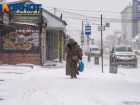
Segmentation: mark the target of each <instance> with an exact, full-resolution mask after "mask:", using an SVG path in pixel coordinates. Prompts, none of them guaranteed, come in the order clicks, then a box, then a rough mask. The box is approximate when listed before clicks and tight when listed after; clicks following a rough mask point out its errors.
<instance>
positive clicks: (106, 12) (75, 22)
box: [7, 0, 132, 42]
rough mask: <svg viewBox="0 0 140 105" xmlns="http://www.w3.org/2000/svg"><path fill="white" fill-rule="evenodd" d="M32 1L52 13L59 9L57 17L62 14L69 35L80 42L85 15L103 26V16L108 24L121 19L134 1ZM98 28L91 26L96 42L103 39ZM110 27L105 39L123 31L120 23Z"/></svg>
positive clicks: (112, 24)
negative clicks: (123, 11)
mask: <svg viewBox="0 0 140 105" xmlns="http://www.w3.org/2000/svg"><path fill="white" fill-rule="evenodd" d="M7 1H10V2H11V1H15V0H7ZM32 1H33V2H35V3H37V4H42V6H43V7H44V8H46V9H47V10H49V11H50V12H52V13H54V9H53V8H58V9H57V12H56V15H57V16H60V14H61V13H62V14H63V20H65V21H66V22H67V24H68V25H67V34H69V35H70V36H71V37H73V38H75V39H76V40H78V42H79V40H80V39H79V38H80V34H81V29H82V20H81V19H83V18H85V19H86V17H85V15H86V16H90V17H91V16H92V17H94V18H96V19H93V18H90V20H91V21H90V23H96V24H101V21H100V17H101V14H102V15H103V18H107V19H108V22H110V21H109V20H110V19H112V18H113V19H114V18H115V19H121V14H120V12H121V11H122V10H123V9H124V8H125V7H126V6H127V5H129V3H131V5H132V0H32ZM60 8H62V9H60ZM71 9H74V10H71ZM60 10H61V11H60ZM78 10H88V11H78ZM62 11H63V12H62ZM64 11H65V12H64ZM68 12H69V13H68ZM72 13H76V14H81V15H83V16H79V15H75V14H72ZM70 17H71V18H70ZM73 18H78V19H73ZM103 21H104V20H103ZM103 24H105V23H103ZM97 26H98V25H91V27H92V30H91V31H92V35H91V36H90V37H91V38H94V39H95V40H99V39H100V38H101V37H100V36H101V32H99V31H98V29H97ZM110 26H111V27H110V28H106V31H104V32H103V38H105V37H106V36H107V35H114V31H115V30H120V31H121V23H120V22H114V23H112V22H111V23H110Z"/></svg>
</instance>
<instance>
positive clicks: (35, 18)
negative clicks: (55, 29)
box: [13, 16, 41, 23]
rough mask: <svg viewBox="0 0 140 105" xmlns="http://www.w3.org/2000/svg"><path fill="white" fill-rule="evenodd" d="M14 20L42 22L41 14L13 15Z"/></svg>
mask: <svg viewBox="0 0 140 105" xmlns="http://www.w3.org/2000/svg"><path fill="white" fill-rule="evenodd" d="M13 22H29V23H40V22H41V16H13Z"/></svg>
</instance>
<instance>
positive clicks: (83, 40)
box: [81, 35, 85, 43]
mask: <svg viewBox="0 0 140 105" xmlns="http://www.w3.org/2000/svg"><path fill="white" fill-rule="evenodd" d="M81 42H82V43H83V42H85V37H84V35H81Z"/></svg>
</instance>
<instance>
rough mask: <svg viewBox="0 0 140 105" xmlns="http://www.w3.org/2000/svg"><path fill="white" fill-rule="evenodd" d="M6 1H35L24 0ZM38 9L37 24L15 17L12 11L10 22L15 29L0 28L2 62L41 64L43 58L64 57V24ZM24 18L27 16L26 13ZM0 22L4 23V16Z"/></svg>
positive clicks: (0, 57) (60, 58)
mask: <svg viewBox="0 0 140 105" xmlns="http://www.w3.org/2000/svg"><path fill="white" fill-rule="evenodd" d="M7 4H35V3H33V2H32V1H30V0H24V1H15V2H10V3H7ZM41 11H42V12H41V13H42V14H41V21H39V20H36V21H37V23H33V22H22V21H21V20H17V19H14V18H15V15H14V13H12V12H10V14H11V15H10V16H9V17H10V19H9V21H10V25H11V26H13V27H14V29H13V28H10V27H1V30H2V32H0V43H1V45H0V46H1V47H0V61H3V63H4V64H14V65H15V64H18V63H30V64H36V65H43V64H44V63H46V61H53V60H55V59H59V61H62V59H65V56H64V46H65V32H66V25H67V23H66V22H65V21H63V20H62V19H61V18H59V17H57V16H55V15H54V14H52V13H50V12H48V11H47V10H45V9H43V8H41ZM2 14H3V13H2ZM28 16H29V14H28ZM24 17H26V15H25V14H24ZM32 17H33V16H32ZM16 18H17V16H16ZM38 19H39V18H38ZM2 21H3V23H4V22H5V23H6V21H4V18H3V20H2ZM15 21H16V22H15ZM38 21H39V22H38ZM3 33H4V34H3Z"/></svg>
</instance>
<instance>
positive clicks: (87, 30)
mask: <svg viewBox="0 0 140 105" xmlns="http://www.w3.org/2000/svg"><path fill="white" fill-rule="evenodd" d="M85 35H91V26H85Z"/></svg>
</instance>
